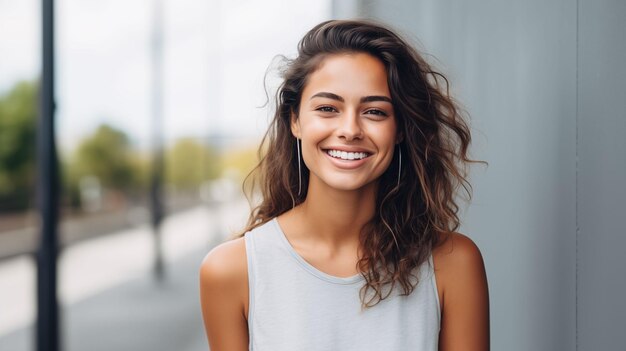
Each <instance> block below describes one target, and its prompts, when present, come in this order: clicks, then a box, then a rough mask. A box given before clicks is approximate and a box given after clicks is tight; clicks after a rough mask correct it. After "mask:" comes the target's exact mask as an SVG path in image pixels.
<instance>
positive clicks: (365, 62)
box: [302, 53, 391, 99]
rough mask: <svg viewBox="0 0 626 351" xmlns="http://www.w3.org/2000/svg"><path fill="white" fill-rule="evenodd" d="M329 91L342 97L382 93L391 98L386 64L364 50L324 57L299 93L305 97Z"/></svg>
mask: <svg viewBox="0 0 626 351" xmlns="http://www.w3.org/2000/svg"><path fill="white" fill-rule="evenodd" d="M321 91H324V92H331V93H334V94H337V95H339V96H342V97H343V98H344V99H350V98H361V97H363V96H370V95H381V96H388V97H390V98H391V95H390V93H389V86H388V84H387V71H386V70H385V65H384V64H383V63H382V62H381V61H380V60H379V59H378V58H376V57H374V56H372V55H370V54H366V53H345V54H333V55H329V56H326V57H325V58H324V59H322V61H321V62H320V64H319V66H318V68H317V69H316V70H315V71H313V72H312V73H311V74H310V75H309V77H308V79H307V84H306V86H305V87H304V90H303V92H302V97H303V98H307V99H308V97H309V96H312V95H314V94H316V93H318V92H321Z"/></svg>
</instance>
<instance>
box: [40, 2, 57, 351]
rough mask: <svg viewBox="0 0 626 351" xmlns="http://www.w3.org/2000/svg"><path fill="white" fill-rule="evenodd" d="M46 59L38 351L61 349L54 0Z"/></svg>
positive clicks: (46, 9)
mask: <svg viewBox="0 0 626 351" xmlns="http://www.w3.org/2000/svg"><path fill="white" fill-rule="evenodd" d="M42 14H43V18H42V34H43V36H42V39H43V62H42V66H43V67H42V74H41V82H40V88H39V89H40V90H39V94H40V95H39V120H38V128H37V166H38V172H37V205H38V207H39V213H40V220H41V221H40V224H41V237H40V243H39V251H38V252H37V332H36V333H37V343H36V345H37V351H58V350H59V347H60V340H59V306H58V301H57V252H58V244H57V224H58V223H57V222H58V214H59V213H58V209H59V207H58V203H59V201H58V197H59V177H58V169H57V167H58V163H57V153H56V146H55V140H54V135H55V133H54V109H55V104H54V0H43V1H42Z"/></svg>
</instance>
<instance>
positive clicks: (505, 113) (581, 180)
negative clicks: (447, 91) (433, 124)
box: [334, 0, 626, 351]
mask: <svg viewBox="0 0 626 351" xmlns="http://www.w3.org/2000/svg"><path fill="white" fill-rule="evenodd" d="M346 3H349V5H346ZM334 10H335V13H334V15H335V17H337V18H345V17H352V16H364V17H372V18H377V19H380V20H383V21H384V22H386V23H389V24H390V25H392V26H394V27H395V28H397V29H399V30H401V31H402V32H404V34H405V36H407V37H409V38H411V39H412V40H414V41H415V42H416V43H418V47H420V48H421V49H422V50H423V51H425V52H427V53H429V54H432V55H434V58H432V60H431V61H433V62H435V64H436V66H437V67H439V68H440V69H441V70H442V71H443V72H444V73H446V74H447V76H448V77H449V78H450V80H451V82H452V89H453V92H454V94H455V95H456V96H457V97H458V98H459V99H460V100H461V101H462V103H463V104H464V105H465V107H466V109H467V110H468V111H469V113H470V115H471V118H472V119H471V123H472V126H473V131H474V134H473V136H474V147H473V156H474V157H475V158H478V159H482V160H486V161H488V162H489V166H488V167H487V168H484V167H475V168H474V169H473V171H472V183H473V186H474V199H473V201H472V204H471V206H469V207H468V209H467V211H466V212H465V213H464V220H465V222H464V225H463V227H462V230H461V231H462V232H464V233H466V234H467V235H469V236H470V237H472V238H473V239H474V240H475V241H476V243H477V244H478V245H479V247H480V248H481V250H482V252H483V256H484V258H485V264H486V267H487V273H488V278H489V284H490V297H491V323H492V325H491V332H492V349H493V350H520V351H521V350H598V349H623V345H622V343H621V339H622V336H623V332H624V322H623V319H624V318H626V303H624V300H623V296H626V279H625V278H626V275H625V274H624V273H623V272H624V268H626V255H623V254H621V255H620V252H619V251H621V250H623V249H624V247H625V246H626V236H624V229H622V228H623V226H622V224H623V223H622V221H620V219H621V218H619V217H620V215H621V217H625V215H626V210H624V208H625V206H624V205H623V203H622V201H623V199H625V198H626V190H625V189H626V187H625V186H624V184H623V182H624V181H625V180H626V143H625V142H624V139H623V138H620V136H621V135H620V134H624V133H625V132H626V122H625V121H626V116H625V114H626V113H625V112H624V111H626V96H625V93H624V92H625V91H626V69H624V67H623V65H624V63H626V39H625V37H626V2H623V1H594V0H579V3H577V1H575V0H567V1H566V0H552V1H540V0H529V1H496V0H491V1H488V0H476V1H471V2H470V1H463V0H456V1H455V0H422V1H409V0H394V1H371V0H361V1H347V2H346V1H336V2H335V6H334Z"/></svg>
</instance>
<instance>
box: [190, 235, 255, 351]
mask: <svg viewBox="0 0 626 351" xmlns="http://www.w3.org/2000/svg"><path fill="white" fill-rule="evenodd" d="M200 302H201V305H202V316H203V319H204V325H205V329H206V333H207V336H208V339H209V344H210V348H211V350H247V347H248V344H247V343H248V329H247V315H248V267H247V259H246V245H245V241H244V238H238V239H234V240H231V241H227V242H225V243H222V244H220V245H218V246H216V247H215V248H213V249H212V250H211V251H210V252H209V253H208V254H207V255H206V257H205V258H204V260H203V261H202V264H201V265H200Z"/></svg>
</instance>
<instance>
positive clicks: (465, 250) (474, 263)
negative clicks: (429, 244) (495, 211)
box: [433, 232, 484, 275]
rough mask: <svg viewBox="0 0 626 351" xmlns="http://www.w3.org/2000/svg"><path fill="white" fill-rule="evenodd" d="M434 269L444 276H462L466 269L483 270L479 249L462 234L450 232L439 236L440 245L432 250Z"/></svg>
mask: <svg viewBox="0 0 626 351" xmlns="http://www.w3.org/2000/svg"><path fill="white" fill-rule="evenodd" d="M433 259H434V260H435V268H436V269H437V270H440V271H445V273H446V274H452V275H457V274H462V273H464V271H465V270H467V269H484V263H483V257H482V254H481V252H480V249H479V248H478V246H477V245H476V243H474V241H473V240H472V239H470V238H469V237H467V236H466V235H464V234H461V233H457V232H450V233H445V234H441V235H440V244H439V246H437V247H436V248H435V249H433Z"/></svg>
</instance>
